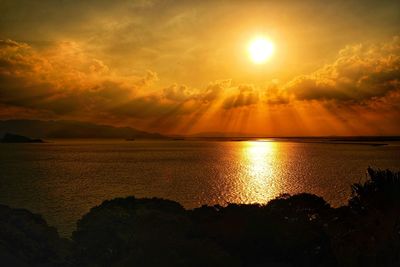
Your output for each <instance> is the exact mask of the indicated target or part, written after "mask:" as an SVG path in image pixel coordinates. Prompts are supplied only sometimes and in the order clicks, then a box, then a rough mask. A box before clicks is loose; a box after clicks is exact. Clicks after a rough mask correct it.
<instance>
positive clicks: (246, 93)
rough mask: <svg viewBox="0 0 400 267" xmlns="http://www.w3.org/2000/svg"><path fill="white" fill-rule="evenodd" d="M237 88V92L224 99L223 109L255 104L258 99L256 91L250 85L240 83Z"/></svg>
mask: <svg viewBox="0 0 400 267" xmlns="http://www.w3.org/2000/svg"><path fill="white" fill-rule="evenodd" d="M237 90H238V91H239V93H237V94H235V95H232V96H230V97H228V98H226V99H225V101H224V103H223V108H224V109H232V108H239V107H246V106H251V105H255V104H257V103H258V101H259V96H258V92H257V91H256V90H255V89H254V88H253V86H251V85H240V86H239V87H238V88H237Z"/></svg>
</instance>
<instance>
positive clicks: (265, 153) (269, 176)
mask: <svg viewBox="0 0 400 267" xmlns="http://www.w3.org/2000/svg"><path fill="white" fill-rule="evenodd" d="M277 150H278V147H277V144H276V143H275V142H271V141H248V142H243V147H242V159H241V160H242V162H243V164H244V168H245V173H246V175H245V177H246V178H245V179H247V181H244V183H243V188H242V194H243V195H244V196H245V202H257V203H265V202H267V201H268V200H270V199H271V198H273V197H275V196H276V195H277V194H278V192H277V191H276V183H275V182H274V176H276V167H277V165H276V160H277Z"/></svg>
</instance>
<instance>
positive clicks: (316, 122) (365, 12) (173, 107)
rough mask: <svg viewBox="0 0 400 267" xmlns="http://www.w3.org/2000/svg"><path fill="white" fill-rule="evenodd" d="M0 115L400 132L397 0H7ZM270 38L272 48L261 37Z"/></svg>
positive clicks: (234, 128) (2, 4) (153, 125)
mask: <svg viewBox="0 0 400 267" xmlns="http://www.w3.org/2000/svg"><path fill="white" fill-rule="evenodd" d="M0 13H1V14H2V16H1V17H0V119H2V120H5V119H41V120H59V119H65V120H80V121H88V122H94V123H101V124H110V125H115V126H130V127H134V128H138V129H142V130H146V131H151V132H159V133H163V134H194V133H199V132H228V133H247V134H254V135H259V136H260V135H262V136H302V135H307V136H320V135H346V136H347V135H400V2H399V1H398V0H381V1H370V0H358V1H355V0H336V1H316V0H304V1H296V0H292V1H289V0H280V1H268V0H265V1H256V0H246V1H244V0H242V1H239V0H230V1H228V0H214V1H211V0H193V1H179V0H178V1H172V0H136V1H134V0H115V1H107V0H96V1H95V0H53V1H50V0H41V1H30V0H0ZM261 37H262V38H264V39H266V40H268V41H269V42H270V43H271V44H273V47H274V52H273V53H272V55H271V57H270V58H268V60H267V61H265V62H263V63H262V64H256V63H255V62H254V61H252V60H251V58H250V56H249V51H248V50H249V45H251V43H252V40H255V39H257V38H261Z"/></svg>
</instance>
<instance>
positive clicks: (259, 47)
mask: <svg viewBox="0 0 400 267" xmlns="http://www.w3.org/2000/svg"><path fill="white" fill-rule="evenodd" d="M248 52H249V55H250V58H251V60H252V61H253V62H254V63H256V64H261V63H264V62H265V61H267V60H268V59H269V58H270V57H271V56H272V54H273V53H274V44H273V43H272V42H271V41H269V40H267V39H265V38H262V37H259V38H256V39H254V40H253V41H252V42H251V43H250V45H249V48H248Z"/></svg>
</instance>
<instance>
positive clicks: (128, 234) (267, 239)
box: [0, 169, 400, 267]
mask: <svg viewBox="0 0 400 267" xmlns="http://www.w3.org/2000/svg"><path fill="white" fill-rule="evenodd" d="M368 175H369V180H368V181H367V182H365V183H364V184H355V185H353V186H352V197H351V198H350V200H349V204H348V205H347V206H344V207H340V208H336V209H335V208H331V207H330V206H329V204H328V203H326V202H325V201H324V200H323V199H322V198H321V197H318V196H315V195H311V194H298V195H294V196H290V195H282V196H280V197H278V198H276V199H274V200H272V201H270V202H269V203H268V204H266V205H255V204H253V205H239V204H229V205H228V206H226V207H221V206H212V207H210V206H203V207H200V208H197V209H194V210H185V209H184V208H183V207H182V206H181V205H180V204H179V203H176V202H173V201H169V200H162V199H157V198H153V199H136V198H134V197H128V198H117V199H113V200H110V201H105V202H103V203H102V204H101V205H99V206H97V207H94V208H92V209H91V210H90V212H89V213H87V214H86V215H84V216H83V217H82V219H81V220H79V221H78V224H77V230H76V231H75V232H74V233H73V236H72V240H71V241H70V243H68V242H66V241H65V240H62V239H60V238H59V237H58V235H57V233H56V231H55V229H53V228H50V227H49V226H47V225H46V223H45V222H44V221H43V219H41V217H40V216H38V215H34V214H31V213H30V212H28V211H25V210H13V209H10V208H8V207H5V206H0V215H1V217H0V224H1V225H0V226H1V228H0V253H1V254H0V258H1V263H6V265H5V266H244V267H246V266H400V257H399V256H400V234H399V233H400V224H399V220H400V217H399V215H400V213H399V211H400V210H399V203H400V201H399V200H400V194H399V193H400V178H399V173H394V172H391V171H380V170H372V169H368ZM3 265H4V264H3Z"/></svg>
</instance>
